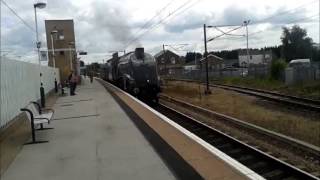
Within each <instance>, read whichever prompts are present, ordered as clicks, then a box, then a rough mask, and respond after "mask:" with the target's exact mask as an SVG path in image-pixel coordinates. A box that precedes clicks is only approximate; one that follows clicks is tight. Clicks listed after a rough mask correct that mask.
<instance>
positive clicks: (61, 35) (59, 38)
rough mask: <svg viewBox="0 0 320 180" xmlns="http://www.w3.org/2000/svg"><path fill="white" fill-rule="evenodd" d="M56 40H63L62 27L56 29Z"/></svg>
mask: <svg viewBox="0 0 320 180" xmlns="http://www.w3.org/2000/svg"><path fill="white" fill-rule="evenodd" d="M58 40H64V34H63V30H62V29H60V30H58Z"/></svg>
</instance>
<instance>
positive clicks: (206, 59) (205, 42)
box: [203, 24, 211, 94]
mask: <svg viewBox="0 0 320 180" xmlns="http://www.w3.org/2000/svg"><path fill="white" fill-rule="evenodd" d="M206 30H207V26H206V24H204V25H203V37H204V58H205V61H206V87H207V88H206V91H205V94H211V91H210V88H209V72H208V51H207V31H206Z"/></svg>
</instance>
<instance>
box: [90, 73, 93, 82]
mask: <svg viewBox="0 0 320 180" xmlns="http://www.w3.org/2000/svg"><path fill="white" fill-rule="evenodd" d="M92 81H93V71H91V72H90V82H91V83H92Z"/></svg>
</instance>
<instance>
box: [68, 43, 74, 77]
mask: <svg viewBox="0 0 320 180" xmlns="http://www.w3.org/2000/svg"><path fill="white" fill-rule="evenodd" d="M68 45H69V54H70V70H71V71H72V70H73V63H72V55H73V54H71V52H72V49H71V46H74V42H73V41H71V42H69V43H68Z"/></svg>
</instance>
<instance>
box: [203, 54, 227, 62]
mask: <svg viewBox="0 0 320 180" xmlns="http://www.w3.org/2000/svg"><path fill="white" fill-rule="evenodd" d="M208 59H209V60H211V59H212V60H217V61H223V58H221V57H219V56H216V55H213V54H209V55H208ZM204 60H205V57H203V58H202V59H200V61H204Z"/></svg>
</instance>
